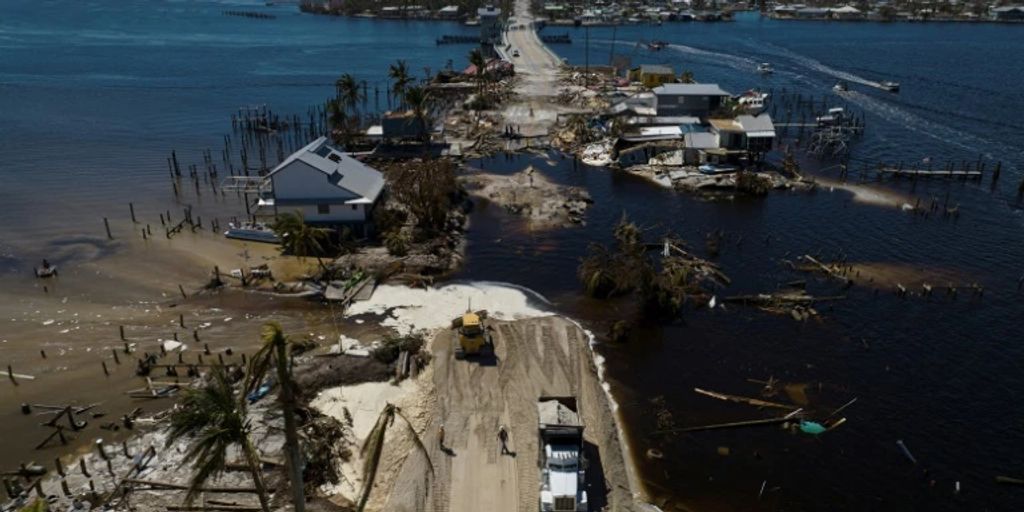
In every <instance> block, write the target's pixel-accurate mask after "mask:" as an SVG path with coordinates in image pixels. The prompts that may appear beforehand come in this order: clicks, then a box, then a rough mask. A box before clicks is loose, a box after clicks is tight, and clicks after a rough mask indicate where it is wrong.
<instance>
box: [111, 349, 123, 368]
mask: <svg viewBox="0 0 1024 512" xmlns="http://www.w3.org/2000/svg"><path fill="white" fill-rule="evenodd" d="M110 353H111V354H114V363H115V364H121V357H120V356H118V355H117V349H114V348H112V349H110Z"/></svg>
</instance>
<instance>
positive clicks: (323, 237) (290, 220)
mask: <svg viewBox="0 0 1024 512" xmlns="http://www.w3.org/2000/svg"><path fill="white" fill-rule="evenodd" d="M270 229H272V230H273V231H274V233H275V234H276V235H277V237H278V238H280V239H281V251H282V252H285V253H287V254H291V255H294V256H298V257H300V258H309V257H313V258H316V262H317V263H318V264H319V265H320V268H321V269H322V270H323V271H324V273H327V272H328V271H329V269H328V268H327V265H325V264H324V261H323V258H324V257H325V256H328V255H329V254H330V252H332V251H333V250H334V247H333V246H332V244H331V230H329V229H327V228H317V227H313V226H310V225H309V224H306V222H305V221H304V220H303V219H302V214H301V213H299V212H294V213H292V212H285V213H282V214H280V215H278V216H277V218H276V219H274V223H273V224H271V225H270Z"/></svg>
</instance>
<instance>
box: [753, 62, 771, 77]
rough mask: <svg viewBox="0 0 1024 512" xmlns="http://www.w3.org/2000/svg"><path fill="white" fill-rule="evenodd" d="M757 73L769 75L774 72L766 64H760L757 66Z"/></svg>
mask: <svg viewBox="0 0 1024 512" xmlns="http://www.w3.org/2000/svg"><path fill="white" fill-rule="evenodd" d="M757 72H758V73H761V74H762V75H770V74H772V73H774V72H775V68H773V67H772V65H771V64H770V63H768V62H762V63H760V64H758V65H757Z"/></svg>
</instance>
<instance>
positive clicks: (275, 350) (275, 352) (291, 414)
mask: <svg viewBox="0 0 1024 512" xmlns="http://www.w3.org/2000/svg"><path fill="white" fill-rule="evenodd" d="M260 338H261V341H262V342H263V346H262V347H260V350H259V351H258V352H257V353H256V354H255V355H254V356H253V357H252V360H251V361H250V363H249V372H248V374H247V375H246V383H245V391H246V394H249V393H251V392H253V391H256V389H257V388H259V387H260V385H261V384H262V382H263V380H264V378H265V377H266V374H267V372H268V371H269V370H270V367H271V366H274V367H276V371H277V384H278V390H279V391H278V395H277V399H278V401H279V402H281V410H282V412H283V414H284V439H285V441H284V446H285V453H286V455H287V458H288V474H289V478H290V479H291V487H292V503H293V504H294V505H295V512H303V511H304V510H305V508H306V494H305V485H304V484H303V482H302V452H301V451H300V450H299V431H298V426H297V424H296V423H295V407H296V402H295V388H294V387H293V386H294V382H293V381H292V369H291V356H290V352H291V340H289V339H288V337H287V336H285V334H284V330H283V329H281V324H278V323H277V322H267V323H265V324H263V331H262V332H261V336H260Z"/></svg>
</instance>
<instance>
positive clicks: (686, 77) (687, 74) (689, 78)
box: [679, 70, 694, 84]
mask: <svg viewBox="0 0 1024 512" xmlns="http://www.w3.org/2000/svg"><path fill="white" fill-rule="evenodd" d="M679 81H680V82H682V83H684V84H692V83H694V79H693V71H689V70H687V71H683V74H681V75H679Z"/></svg>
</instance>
